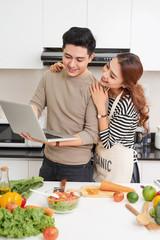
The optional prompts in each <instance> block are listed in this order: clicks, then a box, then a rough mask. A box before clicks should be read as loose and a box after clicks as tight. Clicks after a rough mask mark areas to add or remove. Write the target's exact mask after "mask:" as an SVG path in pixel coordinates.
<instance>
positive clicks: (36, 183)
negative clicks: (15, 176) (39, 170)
mask: <svg viewBox="0 0 160 240" xmlns="http://www.w3.org/2000/svg"><path fill="white" fill-rule="evenodd" d="M43 180H44V179H43V178H42V177H32V178H28V179H21V180H11V181H10V187H11V191H12V192H18V193H19V194H21V195H22V196H23V197H25V198H26V199H27V198H28V197H29V196H30V195H31V193H32V192H31V191H30V190H29V189H36V188H39V187H42V186H43Z"/></svg>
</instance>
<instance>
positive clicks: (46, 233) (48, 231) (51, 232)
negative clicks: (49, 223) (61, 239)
mask: <svg viewBox="0 0 160 240" xmlns="http://www.w3.org/2000/svg"><path fill="white" fill-rule="evenodd" d="M58 234H59V231H58V228H56V227H46V228H45V229H44V230H43V237H44V240H56V239H57V238H58Z"/></svg>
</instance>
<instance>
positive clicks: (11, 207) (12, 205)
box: [6, 202, 19, 213]
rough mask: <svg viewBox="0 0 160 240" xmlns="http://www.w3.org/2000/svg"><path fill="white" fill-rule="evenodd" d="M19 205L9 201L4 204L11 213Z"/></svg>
mask: <svg viewBox="0 0 160 240" xmlns="http://www.w3.org/2000/svg"><path fill="white" fill-rule="evenodd" d="M17 207H19V205H18V204H17V203H15V202H10V203H7V206H6V209H8V210H10V211H11V213H12V212H13V210H14V209H15V208H17Z"/></svg>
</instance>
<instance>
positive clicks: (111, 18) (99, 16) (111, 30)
mask: <svg viewBox="0 0 160 240" xmlns="http://www.w3.org/2000/svg"><path fill="white" fill-rule="evenodd" d="M131 7H132V0H120V1H119V0H112V1H110V0H99V1H97V0H88V17H87V19H88V27H89V28H90V29H91V30H92V32H93V34H94V36H95V38H96V40H97V46H96V47H97V48H124V49H125V48H130V32H131V31H130V30H131V29H130V28H131Z"/></svg>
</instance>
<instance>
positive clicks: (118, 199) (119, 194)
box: [113, 192, 124, 202]
mask: <svg viewBox="0 0 160 240" xmlns="http://www.w3.org/2000/svg"><path fill="white" fill-rule="evenodd" d="M113 199H114V201H115V202H121V201H122V200H123V199H124V193H123V192H115V193H114V194H113Z"/></svg>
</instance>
